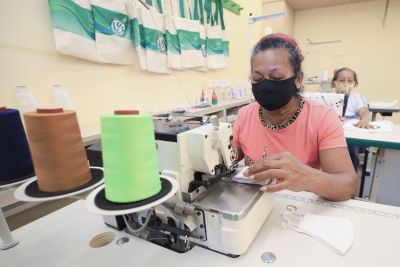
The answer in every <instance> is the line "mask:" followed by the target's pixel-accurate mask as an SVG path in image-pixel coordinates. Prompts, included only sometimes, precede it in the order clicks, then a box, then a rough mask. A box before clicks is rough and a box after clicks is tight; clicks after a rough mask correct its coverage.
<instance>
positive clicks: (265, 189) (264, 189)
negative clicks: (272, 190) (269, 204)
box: [260, 185, 268, 191]
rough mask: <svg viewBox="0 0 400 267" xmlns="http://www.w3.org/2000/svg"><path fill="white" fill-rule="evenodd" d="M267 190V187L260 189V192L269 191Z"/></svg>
mask: <svg viewBox="0 0 400 267" xmlns="http://www.w3.org/2000/svg"><path fill="white" fill-rule="evenodd" d="M267 190H268V187H266V186H265V185H264V186H261V187H260V191H267Z"/></svg>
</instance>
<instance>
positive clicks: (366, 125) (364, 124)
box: [354, 120, 374, 129]
mask: <svg viewBox="0 0 400 267" xmlns="http://www.w3.org/2000/svg"><path fill="white" fill-rule="evenodd" d="M354 126H355V127H357V128H364V129H373V128H374V126H372V125H371V124H369V121H365V120H359V121H358V122H357V123H356V124H354Z"/></svg>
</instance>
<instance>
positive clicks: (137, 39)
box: [129, 18, 146, 48]
mask: <svg viewBox="0 0 400 267" xmlns="http://www.w3.org/2000/svg"><path fill="white" fill-rule="evenodd" d="M129 24H130V28H131V29H132V30H131V40H132V43H133V44H134V46H135V47H136V46H139V44H140V46H141V47H143V48H146V41H145V40H144V27H143V25H142V24H139V21H138V20H137V19H136V18H135V19H131V20H130V23H129Z"/></svg>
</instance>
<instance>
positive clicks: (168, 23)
mask: <svg viewBox="0 0 400 267" xmlns="http://www.w3.org/2000/svg"><path fill="white" fill-rule="evenodd" d="M164 10H165V31H166V32H168V33H169V34H170V35H173V36H174V38H175V37H176V38H178V37H177V32H176V26H175V21H174V19H175V18H176V17H178V16H179V6H178V1H177V0H165V7H164ZM167 64H168V67H169V68H171V69H177V70H181V69H182V60H181V54H180V53H179V54H177V53H172V52H171V51H170V50H167Z"/></svg>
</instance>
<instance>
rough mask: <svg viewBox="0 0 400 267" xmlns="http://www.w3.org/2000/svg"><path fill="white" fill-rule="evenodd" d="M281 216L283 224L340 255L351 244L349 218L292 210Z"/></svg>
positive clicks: (352, 236)
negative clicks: (301, 213)
mask: <svg viewBox="0 0 400 267" xmlns="http://www.w3.org/2000/svg"><path fill="white" fill-rule="evenodd" d="M283 218H284V220H285V222H284V226H287V227H289V228H290V229H292V230H295V231H297V232H299V233H303V234H306V235H309V236H311V237H312V238H314V239H316V240H318V241H320V242H321V243H323V244H324V245H326V246H327V247H329V248H330V249H332V250H333V251H334V252H336V253H338V254H340V255H345V254H346V253H347V251H348V250H349V248H350V247H351V245H352V244H353V240H354V231H353V224H352V223H351V220H350V219H349V218H342V217H329V216H321V215H315V214H311V213H306V214H305V215H299V214H296V213H292V212H288V213H285V214H283Z"/></svg>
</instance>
